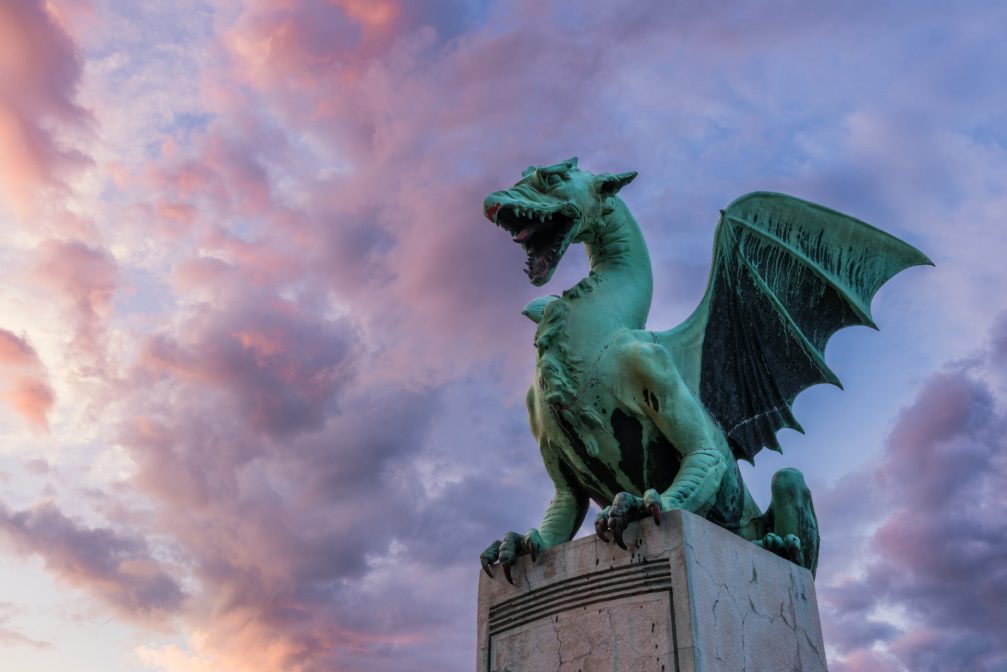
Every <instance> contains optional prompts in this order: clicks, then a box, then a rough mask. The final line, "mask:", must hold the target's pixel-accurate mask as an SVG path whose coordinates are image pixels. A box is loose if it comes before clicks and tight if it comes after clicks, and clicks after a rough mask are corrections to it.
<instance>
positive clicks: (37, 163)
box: [0, 0, 88, 212]
mask: <svg viewBox="0 0 1007 672" xmlns="http://www.w3.org/2000/svg"><path fill="white" fill-rule="evenodd" d="M0 45H2V46H0V154H2V155H3V157H4V160H3V162H2V163H0V193H3V194H4V196H6V198H7V199H8V200H9V202H11V203H12V204H13V205H15V206H16V207H17V208H18V209H19V210H20V211H23V212H24V211H28V210H29V209H31V208H32V207H34V204H35V197H36V195H37V189H38V188H39V187H45V186H59V185H60V184H61V176H62V175H63V174H64V173H65V172H66V171H67V170H68V169H71V168H74V167H79V166H81V165H83V164H85V163H86V158H85V156H84V155H83V154H81V153H80V152H79V151H77V150H75V149H72V148H69V147H67V146H65V145H64V144H63V143H62V142H61V141H60V140H59V138H58V137H57V134H56V133H55V131H54V125H57V124H70V125H80V124H82V123H84V122H85V121H87V119H88V114H87V113H86V112H85V111H84V110H83V109H82V108H81V107H80V106H79V105H77V103H76V102H75V101H74V98H75V95H76V89H77V85H78V83H79V80H80V77H81V70H82V62H81V58H80V55H79V54H78V53H77V50H76V47H75V46H74V44H73V42H72V40H71V39H70V37H69V36H68V35H67V34H66V33H65V32H64V30H63V28H62V27H61V26H60V24H59V23H58V22H57V21H56V20H55V19H54V17H53V15H52V14H51V13H50V11H49V9H48V8H47V6H46V3H44V2H39V1H36V0H30V1H28V2H13V3H3V5H2V6H0Z"/></svg>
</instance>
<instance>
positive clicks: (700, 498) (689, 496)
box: [594, 449, 727, 549]
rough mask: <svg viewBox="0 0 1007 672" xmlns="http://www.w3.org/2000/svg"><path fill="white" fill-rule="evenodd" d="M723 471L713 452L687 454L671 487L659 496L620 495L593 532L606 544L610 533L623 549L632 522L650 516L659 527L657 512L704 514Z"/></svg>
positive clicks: (649, 492) (724, 464) (721, 460)
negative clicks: (625, 533)
mask: <svg viewBox="0 0 1007 672" xmlns="http://www.w3.org/2000/svg"><path fill="white" fill-rule="evenodd" d="M726 469H727V462H726V460H725V459H724V457H723V455H722V454H721V453H720V452H719V451H717V450H713V449H705V450H704V449H701V450H697V451H694V452H692V453H689V454H688V455H686V456H685V459H683V460H682V465H681V467H680V468H679V471H678V474H677V475H676V476H675V480H674V481H673V482H672V484H671V487H669V488H668V489H667V490H665V491H664V492H663V493H658V492H657V490H654V489H649V490H646V491H645V492H644V493H643V497H637V496H636V495H633V494H632V493H629V492H620V493H619V494H618V495H616V496H615V499H614V500H613V501H612V505H611V506H608V507H605V509H603V510H602V511H601V512H600V513H599V514H598V516H597V517H596V518H595V521H594V528H595V531H596V532H597V533H598V536H599V537H600V538H601V539H602V540H603V541H608V536H607V534H606V533H607V532H611V533H612V536H613V538H614V539H615V543H616V544H618V545H619V546H620V547H621V548H623V549H625V548H626V544H625V543H624V542H623V539H622V533H623V531H624V530H625V529H626V526H627V525H629V523H631V522H632V521H635V520H640V519H641V518H644V517H646V516H647V515H650V516H653V518H654V522H655V523H657V524H658V525H660V524H661V511H670V510H672V509H685V510H686V511H691V512H692V513H696V514H699V515H704V514H705V513H706V512H707V511H708V510H709V509H710V507H711V506H712V505H713V503H714V501H715V500H716V498H717V492H718V490H719V489H720V486H721V480H722V479H723V476H724V472H725V471H726Z"/></svg>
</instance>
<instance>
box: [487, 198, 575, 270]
mask: <svg viewBox="0 0 1007 672" xmlns="http://www.w3.org/2000/svg"><path fill="white" fill-rule="evenodd" d="M486 216H487V217H489V219H490V221H492V222H493V223H494V224H496V225H497V226H499V227H500V228H502V229H504V230H505V231H507V232H508V233H509V234H510V235H511V238H513V240H514V242H515V243H518V244H519V245H521V248H522V249H523V250H524V251H525V253H526V254H527V255H528V261H527V262H526V264H525V272H526V273H527V274H528V279H529V280H531V282H532V284H534V285H544V284H545V283H546V282H548V280H549V278H550V276H552V272H553V271H554V270H555V268H556V265H557V264H558V263H559V260H560V259H562V258H563V253H564V252H566V248H567V247H568V246H569V245H570V240H571V239H572V238H573V236H572V232H573V230H574V228H575V227H574V224H575V223H576V222H577V219H578V213H577V210H576V208H575V207H574V206H573V205H570V204H563V205H559V206H554V205H551V206H541V205H537V204H529V203H520V202H515V203H500V204H498V205H496V207H495V208H490V209H489V210H487V212H486Z"/></svg>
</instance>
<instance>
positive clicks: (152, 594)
mask: <svg viewBox="0 0 1007 672" xmlns="http://www.w3.org/2000/svg"><path fill="white" fill-rule="evenodd" d="M0 535H2V536H3V537H4V538H5V539H6V540H7V541H8V542H10V543H11V544H12V545H13V547H14V548H15V549H16V550H17V551H18V552H20V553H24V554H31V555H38V556H40V557H41V558H42V559H43V560H44V561H45V565H46V569H47V570H48V571H50V572H52V573H53V574H55V575H56V576H57V577H59V578H60V579H62V580H64V581H66V582H67V583H69V584H70V585H73V586H75V587H78V588H83V589H85V590H87V591H89V592H91V593H92V594H94V595H95V596H96V597H98V598H99V599H100V600H102V601H103V602H105V603H106V604H108V605H109V606H111V607H112V608H113V609H115V610H116V611H117V612H118V613H119V614H120V615H122V616H123V617H125V618H128V619H136V620H140V621H148V622H150V621H156V620H158V619H161V618H163V617H164V616H167V615H171V614H172V613H174V612H175V611H176V610H177V609H178V608H179V607H180V606H181V604H182V602H183V600H184V598H185V593H184V592H183V590H182V588H181V587H180V586H179V584H178V582H177V581H176V580H175V579H174V578H173V577H172V576H171V575H170V574H169V573H168V572H167V571H166V570H165V568H164V567H163V565H162V563H160V562H159V561H158V560H157V559H155V558H154V557H153V556H152V554H151V552H150V549H149V548H148V546H147V543H146V542H145V541H144V540H143V539H142V538H141V537H136V536H132V535H127V534H123V533H121V532H117V531H116V530H114V529H112V528H108V527H89V526H87V525H84V524H82V523H80V522H78V521H75V520H73V519H72V518H69V517H67V516H66V515H64V514H63V512H61V511H60V510H59V509H58V508H56V506H55V505H54V504H52V503H49V502H46V503H42V504H39V505H37V506H36V507H34V508H32V509H28V510H23V511H11V510H9V509H8V508H6V507H5V506H3V505H0Z"/></svg>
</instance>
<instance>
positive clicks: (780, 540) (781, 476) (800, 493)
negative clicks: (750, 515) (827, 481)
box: [755, 469, 819, 576]
mask: <svg viewBox="0 0 1007 672" xmlns="http://www.w3.org/2000/svg"><path fill="white" fill-rule="evenodd" d="M772 492H773V500H772V502H771V503H770V505H769V509H768V510H767V511H766V513H765V514H763V515H762V516H760V518H761V519H762V522H764V523H765V527H764V528H763V532H764V534H763V535H762V536H761V538H759V539H756V541H755V543H756V544H758V545H759V546H762V547H763V548H765V549H767V550H769V551H772V552H773V553H776V554H777V555H781V556H783V557H785V558H787V559H789V560H791V561H792V562H794V563H796V564H798V565H801V566H802V567H805V568H807V569H809V570H811V574H812V576H813V575H814V574H815V572H816V571H817V570H818V546H819V536H818V517H817V516H815V507H814V504H813V503H812V501H811V491H810V490H809V489H808V486H807V484H805V482H804V475H803V474H802V473H801V472H800V471H798V470H797V469H781V470H780V471H778V472H776V474H774V475H773V484H772Z"/></svg>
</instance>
